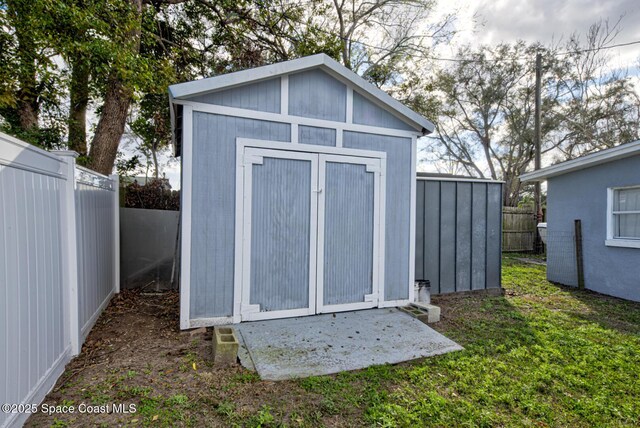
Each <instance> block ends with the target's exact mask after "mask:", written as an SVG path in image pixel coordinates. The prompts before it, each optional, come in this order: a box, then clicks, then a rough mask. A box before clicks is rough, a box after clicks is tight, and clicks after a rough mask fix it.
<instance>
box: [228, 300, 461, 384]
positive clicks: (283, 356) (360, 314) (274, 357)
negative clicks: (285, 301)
mask: <svg viewBox="0 0 640 428" xmlns="http://www.w3.org/2000/svg"><path fill="white" fill-rule="evenodd" d="M237 329H238V330H239V331H240V334H241V335H242V338H243V339H244V344H245V346H246V347H247V349H248V351H249V355H250V356H251V360H252V362H253V365H254V366H255V368H256V369H257V371H258V374H259V375H260V377H261V378H262V379H267V380H284V379H292V378H301V377H307V376H318V375H325V374H331V373H338V372H341V371H346V370H357V369H362V368H366V367H369V366H374V365H380V364H387V363H389V364H394V363H399V362H402V361H409V360H413V359H416V358H422V357H430V356H433V355H440V354H444V353H447V352H451V351H457V350H461V349H462V347H461V346H460V345H458V344H457V343H455V342H453V341H451V340H449V339H447V338H446V337H444V336H443V335H441V334H440V333H438V332H437V331H435V330H433V329H432V328H430V327H428V326H427V325H425V324H423V323H422V322H420V321H418V320H416V319H415V318H412V317H411V316H409V315H407V314H404V313H402V312H400V311H398V310H397V309H393V308H391V309H371V310H363V311H355V312H342V313H337V314H323V315H315V316H309V317H299V318H287V319H278V320H269V321H254V322H248V323H242V324H240V325H238V326H237ZM245 360H246V358H243V359H242V361H243V365H246V364H247V363H246V362H245ZM250 363H251V362H249V364H250Z"/></svg>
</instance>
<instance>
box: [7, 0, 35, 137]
mask: <svg viewBox="0 0 640 428" xmlns="http://www.w3.org/2000/svg"><path fill="white" fill-rule="evenodd" d="M7 7H8V8H9V16H13V17H14V19H13V24H14V28H15V35H16V39H17V40H18V53H17V56H18V59H19V61H20V67H19V68H18V70H17V76H18V82H19V85H20V88H19V89H18V92H17V112H16V113H17V116H18V121H19V124H20V128H21V129H23V130H25V131H28V130H31V129H33V128H36V127H37V126H38V116H39V109H40V106H39V103H38V90H37V86H38V81H37V77H36V45H35V42H34V39H33V35H32V34H31V31H32V29H31V28H30V19H29V14H30V7H29V6H28V5H27V6H25V4H23V2H8V3H7Z"/></svg>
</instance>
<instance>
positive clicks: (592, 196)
mask: <svg viewBox="0 0 640 428" xmlns="http://www.w3.org/2000/svg"><path fill="white" fill-rule="evenodd" d="M521 180H522V181H544V180H546V181H547V236H546V241H547V242H546V245H547V278H548V279H549V281H553V282H557V283H560V284H565V285H570V286H578V285H579V283H580V282H581V281H584V286H585V288H587V289H590V290H593V291H597V292H599V293H603V294H608V295H611V296H616V297H621V298H624V299H629V300H635V301H640V263H639V262H640V141H635V142H632V143H628V144H623V145H620V146H617V147H614V148H611V149H607V150H602V151H600V152H597V153H593V154H591V155H588V156H584V157H581V158H577V159H574V160H570V161H567V162H563V163H559V164H557V165H553V166H550V167H548V168H543V169H540V170H538V171H533V172H530V173H527V174H524V175H522V177H521ZM576 220H579V221H580V226H579V229H580V231H581V235H582V237H581V239H578V240H576V238H577V236H576ZM578 238H580V237H579V236H578ZM576 250H578V251H576Z"/></svg>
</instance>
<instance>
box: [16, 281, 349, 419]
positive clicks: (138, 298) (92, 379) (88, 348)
mask: <svg viewBox="0 0 640 428" xmlns="http://www.w3.org/2000/svg"><path fill="white" fill-rule="evenodd" d="M178 313H179V303H178V294H177V293H176V292H170V291H169V292H161V293H144V292H140V291H128V290H124V291H123V292H122V293H121V294H120V295H117V296H116V297H115V298H114V299H113V300H112V302H111V304H110V305H109V307H108V308H107V309H106V310H105V311H104V313H103V314H102V316H101V317H100V319H99V320H98V322H97V323H96V325H95V327H94V328H93V330H92V331H91V333H90V335H89V337H88V338H87V340H86V342H85V344H84V346H83V348H82V352H81V354H80V355H79V356H78V357H77V358H75V359H74V360H72V361H71V362H70V363H69V364H68V365H67V367H66V371H65V372H64V374H63V375H62V376H61V377H60V379H59V380H58V382H57V384H56V385H55V387H54V388H53V390H52V391H51V393H49V395H48V396H47V397H46V399H45V400H44V402H43V403H44V404H47V405H54V406H64V405H70V406H75V407H76V408H79V405H80V404H82V403H84V404H85V405H91V406H94V405H97V406H100V405H102V406H106V405H112V404H125V406H127V407H128V406H129V405H130V404H135V406H136V412H135V413H129V414H125V413H102V414H87V413H83V414H78V413H74V414H55V415H46V414H43V413H37V414H35V415H33V416H32V417H31V418H30V419H29V420H28V422H27V424H26V426H29V427H38V426H176V425H182V426H230V425H252V426H263V425H265V424H267V423H268V422H269V421H271V420H272V419H273V418H274V415H272V414H271V412H272V411H273V409H277V415H275V417H276V418H277V419H278V420H279V421H284V422H285V423H287V424H288V425H300V424H298V423H296V421H297V419H298V415H301V414H304V415H305V416H304V420H305V421H307V422H308V421H309V415H310V414H311V415H316V416H315V417H316V418H317V422H318V424H321V425H329V426H348V425H351V424H353V423H354V422H355V421H357V420H358V419H359V413H360V411H359V410H358V409H352V410H348V411H347V414H345V413H344V412H341V415H340V418H339V420H338V419H336V418H335V415H330V414H328V415H324V414H322V412H320V411H319V412H316V411H315V409H314V408H315V406H316V404H317V403H318V402H320V401H321V398H320V396H319V395H317V394H314V393H312V392H309V391H308V390H305V389H304V388H303V387H301V386H300V384H299V383H298V382H295V381H291V382H268V381H261V380H260V379H259V378H258V376H257V375H256V374H255V373H253V372H251V371H248V370H246V369H244V368H242V367H241V366H239V365H236V366H232V367H226V368H219V367H215V366H213V364H212V362H211V329H207V330H205V329H199V330H192V331H187V332H181V331H180V330H179V327H178ZM350 421H351V422H350ZM303 425H304V424H303Z"/></svg>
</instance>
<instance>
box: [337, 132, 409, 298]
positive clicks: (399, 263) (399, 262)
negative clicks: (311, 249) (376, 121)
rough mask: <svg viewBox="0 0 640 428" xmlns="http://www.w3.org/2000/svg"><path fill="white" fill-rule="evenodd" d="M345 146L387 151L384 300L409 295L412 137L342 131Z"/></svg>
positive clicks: (407, 296)
mask: <svg viewBox="0 0 640 428" xmlns="http://www.w3.org/2000/svg"><path fill="white" fill-rule="evenodd" d="M343 145H344V147H348V148H353V149H363V150H375V151H379V152H386V153H387V175H386V195H387V199H386V213H385V214H386V224H385V290H384V291H385V293H384V294H385V296H384V297H385V300H387V301H389V300H402V299H408V298H409V266H410V264H409V245H408V242H409V239H415V238H414V237H411V236H410V235H409V230H410V227H409V226H410V221H411V219H410V213H409V212H410V209H411V208H410V207H411V180H413V179H414V177H412V176H411V168H410V166H411V150H412V149H411V139H410V138H402V137H389V136H383V135H374V134H364V133H359V132H350V131H349V132H345V133H344V140H343Z"/></svg>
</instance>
